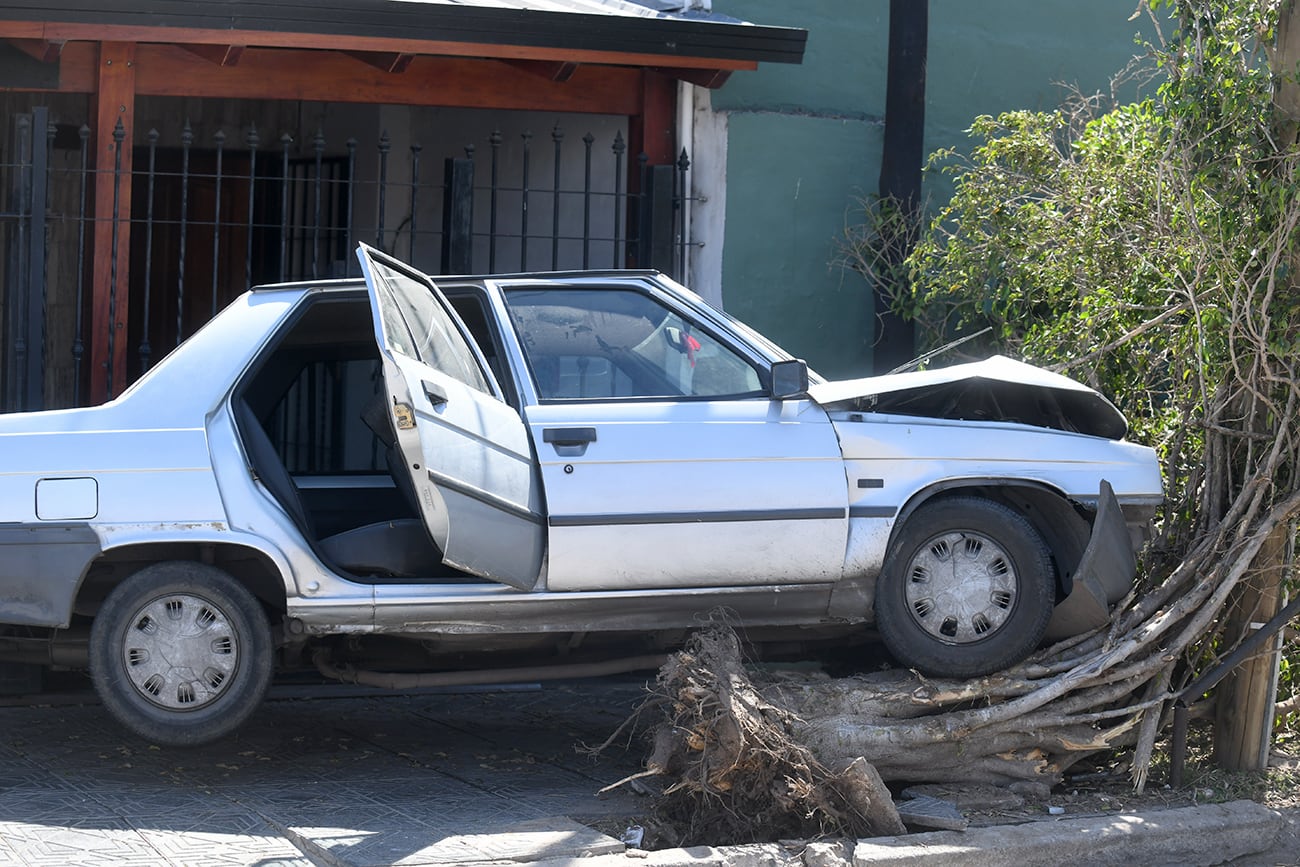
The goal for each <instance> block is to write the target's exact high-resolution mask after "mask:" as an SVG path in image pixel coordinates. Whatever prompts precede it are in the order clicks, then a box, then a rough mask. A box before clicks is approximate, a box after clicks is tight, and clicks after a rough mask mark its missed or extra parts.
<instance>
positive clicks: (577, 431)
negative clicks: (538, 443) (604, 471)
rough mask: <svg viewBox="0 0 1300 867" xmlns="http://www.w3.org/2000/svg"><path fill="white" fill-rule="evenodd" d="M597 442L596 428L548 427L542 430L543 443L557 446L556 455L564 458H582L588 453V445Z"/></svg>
mask: <svg viewBox="0 0 1300 867" xmlns="http://www.w3.org/2000/svg"><path fill="white" fill-rule="evenodd" d="M595 441H596V429H595V428H594V427H548V428H543V429H542V442H545V443H550V444H551V445H553V446H555V453H556V454H557V455H559V456H560V457H562V458H577V457H582V456H583V455H584V454H586V452H587V444H588V443H594V442H595Z"/></svg>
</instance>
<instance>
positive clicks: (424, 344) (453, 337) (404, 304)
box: [374, 265, 492, 394]
mask: <svg viewBox="0 0 1300 867" xmlns="http://www.w3.org/2000/svg"><path fill="white" fill-rule="evenodd" d="M374 275H375V277H376V290H377V292H378V293H379V295H380V305H379V307H380V314H381V315H382V316H383V324H384V335H385V337H386V338H387V340H388V344H389V346H390V347H391V348H392V350H393V351H394V352H400V353H401V354H402V355H405V356H407V357H408V358H414V359H415V360H416V361H421V362H423V363H425V364H427V365H429V366H430V367H432V368H434V369H436V370H440V371H442V372H443V373H445V374H447V375H448V376H450V377H453V378H455V379H458V380H460V381H461V382H463V383H465V384H466V385H468V386H470V387H471V388H476V389H478V390H479V391H482V392H486V393H487V394H492V387H491V386H490V385H488V381H487V378H486V376H485V375H484V373H483V369H482V368H481V367H479V363H478V359H477V358H475V355H474V350H473V349H472V348H471V347H470V345H469V342H468V341H467V340H466V339H465V336H464V335H463V334H462V333H461V330H460V328H458V327H457V325H456V322H455V320H454V319H452V317H451V314H450V312H449V311H448V310H446V308H444V307H443V305H442V304H441V303H440V302H439V301H438V299H437V298H435V297H434V296H433V295H432V294H431V293H430V292H429V290H428V289H427V288H426V287H425V286H424V285H423V284H422V283H420V282H419V281H417V280H415V279H413V278H412V277H409V276H407V275H406V274H402V273H401V272H398V271H394V270H393V269H391V268H386V267H384V266H382V265H376V266H375V267H374Z"/></svg>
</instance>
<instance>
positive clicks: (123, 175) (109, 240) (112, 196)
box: [89, 42, 136, 403]
mask: <svg viewBox="0 0 1300 867" xmlns="http://www.w3.org/2000/svg"><path fill="white" fill-rule="evenodd" d="M135 48H136V46H135V44H134V43H129V42H103V43H100V46H99V63H98V66H97V74H96V88H95V89H96V93H95V100H96V102H95V125H94V129H93V130H92V132H93V135H94V164H93V167H94V171H95V183H94V196H95V206H94V231H93V235H92V239H91V250H92V253H93V257H92V259H91V263H92V264H91V268H90V285H91V293H90V329H89V331H90V384H91V385H90V388H91V390H90V395H89V398H90V401H89V402H90V403H101V402H103V401H105V400H108V399H109V398H111V397H113V396H114V395H116V394H118V393H119V392H121V391H122V389H124V388H125V387H126V357H127V352H126V344H127V329H126V323H127V311H128V309H129V301H130V289H129V286H130V273H129V270H130V269H129V265H130V262H131V149H132V148H131V140H132V127H133V126H134V122H135V73H136V70H135ZM119 123H120V124H121V125H122V129H123V131H124V132H125V136H124V137H123V139H122V141H121V143H120V144H119V143H118V142H116V141H114V136H113V133H114V130H115V129H117V127H118V124H119Z"/></svg>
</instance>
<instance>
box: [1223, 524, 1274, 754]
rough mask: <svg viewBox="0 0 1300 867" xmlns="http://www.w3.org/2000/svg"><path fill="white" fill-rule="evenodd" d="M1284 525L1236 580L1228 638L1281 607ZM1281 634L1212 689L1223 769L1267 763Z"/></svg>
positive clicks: (1253, 626) (1246, 631)
mask: <svg viewBox="0 0 1300 867" xmlns="http://www.w3.org/2000/svg"><path fill="white" fill-rule="evenodd" d="M1289 530H1290V525H1289V524H1282V525H1279V526H1278V527H1277V529H1275V530H1274V531H1273V533H1272V535H1270V536H1269V537H1268V539H1267V540H1265V542H1264V545H1263V547H1261V548H1260V549H1259V552H1258V553H1257V554H1256V555H1255V562H1254V564H1253V565H1254V567H1255V568H1254V569H1253V570H1252V571H1251V572H1250V573H1249V575H1248V576H1247V577H1246V578H1245V579H1244V580H1243V581H1242V583H1241V584H1239V585H1238V586H1237V588H1236V590H1235V596H1236V599H1235V601H1234V603H1233V605H1232V608H1231V610H1230V612H1229V614H1228V620H1227V623H1226V625H1225V628H1224V635H1225V636H1226V637H1227V638H1228V639H1229V640H1230V641H1234V643H1235V640H1236V639H1241V638H1245V637H1247V636H1248V635H1249V634H1250V633H1251V632H1252V631H1253V630H1254V629H1258V628H1259V626H1258V624H1262V623H1264V622H1265V621H1267V620H1268V619H1269V618H1271V617H1272V616H1273V615H1274V614H1276V613H1277V612H1278V610H1279V609H1280V608H1281V605H1282V588H1281V585H1282V564H1283V563H1284V562H1285V552H1286V541H1287V533H1288V532H1289ZM1281 640H1282V633H1281V632H1279V633H1278V638H1277V640H1276V641H1272V642H1269V643H1268V644H1267V645H1266V647H1265V648H1264V649H1261V651H1260V652H1259V653H1257V654H1255V655H1254V656H1252V657H1251V658H1249V659H1247V660H1245V661H1244V662H1242V663H1241V665H1239V666H1237V668H1236V669H1235V670H1234V671H1233V672H1232V673H1231V674H1229V675H1228V676H1227V677H1225V678H1224V679H1223V680H1222V681H1220V683H1219V686H1218V688H1217V689H1216V690H1215V699H1214V711H1215V721H1214V759H1215V763H1216V764H1217V765H1218V766H1219V767H1220V768H1222V769H1224V770H1227V771H1259V770H1263V769H1264V768H1266V767H1267V766H1268V754H1269V749H1270V747H1271V746H1272V744H1273V705H1274V704H1275V703H1276V702H1277V677H1278V657H1279V654H1280V652H1281Z"/></svg>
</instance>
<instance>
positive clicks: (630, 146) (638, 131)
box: [623, 69, 677, 268]
mask: <svg viewBox="0 0 1300 867" xmlns="http://www.w3.org/2000/svg"><path fill="white" fill-rule="evenodd" d="M676 146H677V82H675V81H674V80H673V79H671V78H668V77H667V76H665V75H661V74H659V73H657V72H652V71H650V70H648V69H647V70H643V71H642V74H641V100H640V111H639V112H638V113H637V114H634V115H631V116H630V117H628V119H627V194H628V205H629V207H628V209H627V228H628V238H629V239H631V240H635V241H636V242H637V243H634V244H628V245H627V250H628V259H629V261H625V262H624V263H623V267H631V268H650V267H653V266H652V265H650V263H649V262H648V261H646V260H645V257H644V255H643V253H644V250H643V248H644V246H645V245H644V243H643V242H644V240H645V239H644V238H643V236H642V226H641V215H642V211H643V209H642V208H641V207H640V205H639V202H640V196H641V193H642V189H641V169H642V162H641V159H640V157H641V155H642V154H645V157H646V159H645V163H644V164H645V165H646V166H664V165H672V164H673V161H674V160H675V159H676V158H677V153H676V150H675V148H676Z"/></svg>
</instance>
